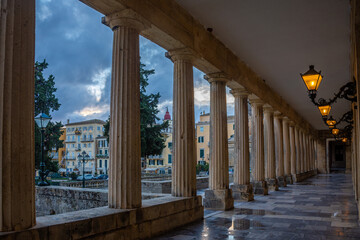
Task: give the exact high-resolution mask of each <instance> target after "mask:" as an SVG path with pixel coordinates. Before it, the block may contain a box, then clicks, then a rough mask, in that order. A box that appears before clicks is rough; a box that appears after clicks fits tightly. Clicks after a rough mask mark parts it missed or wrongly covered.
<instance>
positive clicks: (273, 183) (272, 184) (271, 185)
mask: <svg viewBox="0 0 360 240" xmlns="http://www.w3.org/2000/svg"><path fill="white" fill-rule="evenodd" d="M266 182H267V185H268V189H269V190H270V191H279V184H278V181H277V180H276V178H267V179H266Z"/></svg>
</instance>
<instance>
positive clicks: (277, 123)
mask: <svg viewBox="0 0 360 240" xmlns="http://www.w3.org/2000/svg"><path fill="white" fill-rule="evenodd" d="M274 130H275V156H276V179H277V181H278V184H279V187H286V179H285V174H284V141H283V137H284V136H283V116H282V115H281V113H280V112H278V111H276V112H275V113H274Z"/></svg>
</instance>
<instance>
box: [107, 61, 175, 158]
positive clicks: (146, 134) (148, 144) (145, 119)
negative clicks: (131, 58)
mask: <svg viewBox="0 0 360 240" xmlns="http://www.w3.org/2000/svg"><path fill="white" fill-rule="evenodd" d="M154 73H155V70H154V69H152V70H147V69H145V64H142V63H140V133H141V157H147V156H149V155H160V154H161V153H162V150H163V149H164V148H165V144H164V143H165V138H164V137H163V136H162V134H161V133H162V131H163V130H164V129H166V128H167V127H168V122H167V121H165V122H163V123H161V124H157V123H156V122H157V121H159V120H160V119H159V118H158V117H157V116H156V115H157V114H158V113H159V109H158V107H157V106H158V104H159V99H160V97H161V96H160V93H156V94H154V93H150V94H146V87H147V86H148V85H149V82H148V81H149V76H150V75H152V74H154ZM109 127H110V117H109V119H108V120H107V121H106V123H105V125H104V128H105V131H104V135H105V136H107V137H108V138H109Z"/></svg>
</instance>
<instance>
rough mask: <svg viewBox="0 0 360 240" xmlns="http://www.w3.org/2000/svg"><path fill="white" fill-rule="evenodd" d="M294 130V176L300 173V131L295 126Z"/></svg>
mask: <svg viewBox="0 0 360 240" xmlns="http://www.w3.org/2000/svg"><path fill="white" fill-rule="evenodd" d="M294 128H295V149H296V174H299V173H300V165H301V162H300V161H301V160H300V159H301V146H300V130H299V128H298V127H297V126H294Z"/></svg>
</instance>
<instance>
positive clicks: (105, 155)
mask: <svg viewBox="0 0 360 240" xmlns="http://www.w3.org/2000/svg"><path fill="white" fill-rule="evenodd" d="M96 157H97V158H108V157H109V154H96Z"/></svg>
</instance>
